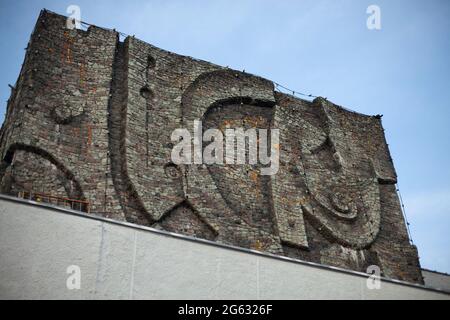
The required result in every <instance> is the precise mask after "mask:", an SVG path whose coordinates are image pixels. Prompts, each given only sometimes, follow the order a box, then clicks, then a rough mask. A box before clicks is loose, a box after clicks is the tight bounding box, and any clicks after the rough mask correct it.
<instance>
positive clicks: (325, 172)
mask: <svg viewBox="0 0 450 320" xmlns="http://www.w3.org/2000/svg"><path fill="white" fill-rule="evenodd" d="M197 119H199V120H202V121H203V130H206V129H208V128H219V129H220V130H222V131H223V130H224V129H225V128H234V127H236V128H238V127H239V128H241V127H242V128H246V129H248V128H265V129H270V128H277V129H279V130H280V143H279V150H280V168H279V171H278V173H277V174H275V175H272V176H263V175H260V169H261V167H260V165H252V164H246V165H228V164H227V165H217V164H214V165H205V164H198V165H176V164H174V163H172V161H171V150H172V148H173V144H174V143H173V141H171V139H170V136H171V134H172V131H173V130H174V129H177V128H182V127H185V128H192V127H193V122H194V120H197ZM0 156H1V159H2V163H1V165H0V179H1V185H0V187H1V191H2V192H3V193H10V194H15V193H17V192H18V191H23V190H26V191H34V192H44V193H48V194H53V195H58V196H64V197H69V198H76V199H80V200H87V201H89V202H90V203H91V211H92V213H93V214H99V215H102V216H106V217H109V218H113V219H118V220H126V221H130V222H133V223H138V224H143V225H147V226H152V227H155V228H159V229H164V230H168V231H172V232H177V233H182V234H187V235H191V236H195V237H199V238H204V239H209V240H214V241H218V242H221V243H226V244H231V245H236V246H241V247H246V248H252V249H255V250H261V251H267V252H271V253H274V254H279V255H286V256H290V257H295V258H299V259H304V260H308V261H313V262H317V263H323V264H329V265H334V266H339V267H344V268H349V269H353V270H358V271H365V270H366V268H367V266H369V265H373V264H375V265H378V266H379V267H380V268H381V270H382V273H383V275H384V276H387V277H391V278H396V279H402V280H407V281H411V282H417V283H422V281H423V280H422V277H421V273H420V265H419V261H418V255H417V250H416V248H415V247H414V246H413V245H410V243H409V239H408V235H407V231H406V226H405V222H404V219H403V217H402V213H401V209H400V205H399V201H398V197H397V194H396V189H395V183H396V173H395V170H394V167H393V164H392V159H391V158H390V155H389V150H388V148H387V145H386V142H385V138H384V133H383V128H382V125H381V120H380V117H378V116H366V115H361V114H357V113H354V112H350V111H347V110H345V109H343V108H341V107H339V106H337V105H335V104H333V103H331V102H329V101H327V100H326V99H323V98H317V99H315V100H314V101H312V102H309V101H305V100H301V99H298V98H295V97H292V96H289V95H286V94H282V93H279V92H276V91H275V90H274V85H273V83H272V82H271V81H268V80H266V79H262V78H260V77H257V76H254V75H250V74H247V73H243V72H239V71H235V70H230V69H227V68H223V67H220V66H217V65H214V64H211V63H208V62H204V61H199V60H196V59H193V58H190V57H185V56H180V55H177V54H174V53H171V52H167V51H164V50H161V49H159V48H156V47H154V46H152V45H150V44H147V43H145V42H142V41H140V40H138V39H135V38H134V37H128V38H126V39H125V40H124V41H120V38H119V34H118V33H117V32H115V31H113V30H106V29H102V28H99V27H95V26H91V27H89V29H88V30H86V31H83V30H69V29H67V28H66V18H65V17H63V16H59V15H56V14H54V13H50V12H48V11H45V10H44V11H42V12H41V14H40V16H39V20H38V22H37V24H36V27H35V30H34V31H33V34H32V37H31V40H30V43H29V45H28V49H27V53H26V58H25V62H24V64H23V67H22V70H21V73H20V76H19V79H18V81H17V84H16V86H15V88H14V90H13V92H12V94H11V98H10V99H9V101H8V106H7V115H6V119H5V122H4V124H3V126H2V129H1V131H0Z"/></svg>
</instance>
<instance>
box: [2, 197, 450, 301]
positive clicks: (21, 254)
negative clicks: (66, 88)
mask: <svg viewBox="0 0 450 320" xmlns="http://www.w3.org/2000/svg"><path fill="white" fill-rule="evenodd" d="M70 265H78V266H79V267H80V268H81V288H80V289H79V290H76V289H75V290H68V289H67V287H66V280H67V278H68V277H69V275H68V274H67V273H66V269H67V267H68V266H70ZM0 298H1V299H104V298H106V299H169V298H170V299H317V298H320V299H380V298H381V299H449V298H450V296H449V295H448V294H445V293H442V292H437V291H433V290H426V289H424V288H420V287H418V286H408V285H404V284H400V283H393V282H389V281H382V284H381V289H380V290H368V289H367V287H366V278H365V277H363V276H361V275H357V274H353V273H349V272H342V271H336V270H333V269H329V268H323V267H322V268H321V267H318V266H313V265H311V264H308V263H302V262H295V261H290V260H288V259H279V258H274V257H270V256H267V255H261V254H254V253H251V252H245V251H240V250H233V249H231V248H227V247H223V246H218V245H211V244H208V243H207V242H205V241H191V240H189V239H186V238H185V237H176V236H175V237H174V236H171V235H168V234H164V233H161V232H158V231H152V230H148V229H145V228H141V227H133V226H130V225H121V224H117V223H114V222H111V221H107V220H105V219H100V218H87V217H85V216H78V215H74V214H70V213H68V212H64V211H61V210H53V209H48V208H45V207H43V206H39V205H30V204H26V203H23V202H18V201H17V200H7V198H5V197H3V196H1V197H0Z"/></svg>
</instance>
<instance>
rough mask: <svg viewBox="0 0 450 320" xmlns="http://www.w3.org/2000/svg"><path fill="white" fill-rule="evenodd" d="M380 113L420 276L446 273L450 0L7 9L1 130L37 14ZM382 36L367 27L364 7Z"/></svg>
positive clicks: (17, 4)
mask: <svg viewBox="0 0 450 320" xmlns="http://www.w3.org/2000/svg"><path fill="white" fill-rule="evenodd" d="M71 4H75V5H78V6H80V8H81V18H82V20H83V21H86V22H89V23H92V24H96V25H99V26H102V27H109V28H115V29H117V30H119V31H122V32H125V33H127V34H131V35H133V34H134V35H136V37H138V38H140V39H142V40H144V41H146V42H149V43H152V44H154V45H156V46H159V47H161V48H164V49H167V50H170V51H174V52H176V53H179V54H184V55H190V56H193V57H196V58H199V59H204V60H207V61H211V62H214V63H217V64H220V65H224V66H230V67H231V68H235V69H239V70H242V69H245V70H246V71H247V72H250V73H253V74H258V75H261V76H263V77H265V78H268V79H271V80H274V81H276V82H279V83H281V84H283V85H285V86H287V87H289V88H292V89H295V90H297V91H301V92H305V93H312V94H314V95H320V96H324V97H328V99H330V100H331V101H333V102H335V103H337V104H339V105H343V106H346V107H348V108H350V109H353V110H356V111H358V112H362V113H366V114H383V115H384V117H383V125H384V128H385V130H386V136H387V140H388V143H389V145H390V149H391V153H392V157H393V159H394V164H395V166H396V169H397V173H398V176H399V185H400V189H401V192H402V195H403V198H404V202H405V207H406V212H407V215H408V218H409V220H410V223H411V232H412V237H413V240H414V243H415V244H416V245H417V246H418V248H419V255H420V258H421V263H422V266H423V267H425V268H428V269H433V270H439V271H444V272H447V273H450V168H449V164H450V142H449V138H450V127H449V120H450V102H449V101H450V1H447V0H429V1H411V0H389V1H381V0H370V1H365V0H341V1H334V0H328V1H325V0H323V1H320V0H315V1H309V0H305V1H264V0H259V1H256V0H253V1H245V0H241V1H231V0H219V1H188V0H182V1H133V0H128V1H121V2H120V3H119V2H118V1H92V0H90V1H79V0H71V1H64V0H57V1H56V0H55V1H50V0H48V1H38V0H36V1H23V0H15V1H6V0H0V27H1V30H2V41H1V43H2V50H1V51H0V70H1V73H0V122H3V116H4V113H5V109H6V100H7V99H8V97H9V94H10V89H9V87H8V84H14V83H15V81H16V79H17V76H18V74H19V70H20V65H21V63H22V62H23V58H24V48H25V47H26V45H27V42H28V40H29V36H30V34H31V31H32V29H33V27H34V24H35V22H36V19H37V17H38V14H39V11H40V9H42V8H47V9H50V10H52V11H55V12H58V13H61V14H66V8H67V7H68V6H69V5H71ZM371 4H375V5H378V6H379V7H380V9H381V30H369V29H367V27H366V20H367V18H368V14H367V13H366V9H367V7H368V6H369V5H371Z"/></svg>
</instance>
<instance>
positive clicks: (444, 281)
mask: <svg viewBox="0 0 450 320" xmlns="http://www.w3.org/2000/svg"><path fill="white" fill-rule="evenodd" d="M422 276H423V280H424V282H425V285H427V286H429V287H432V288H439V289H442V290H446V291H449V292H450V275H448V274H446V273H441V272H436V271H431V270H426V269H422Z"/></svg>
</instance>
